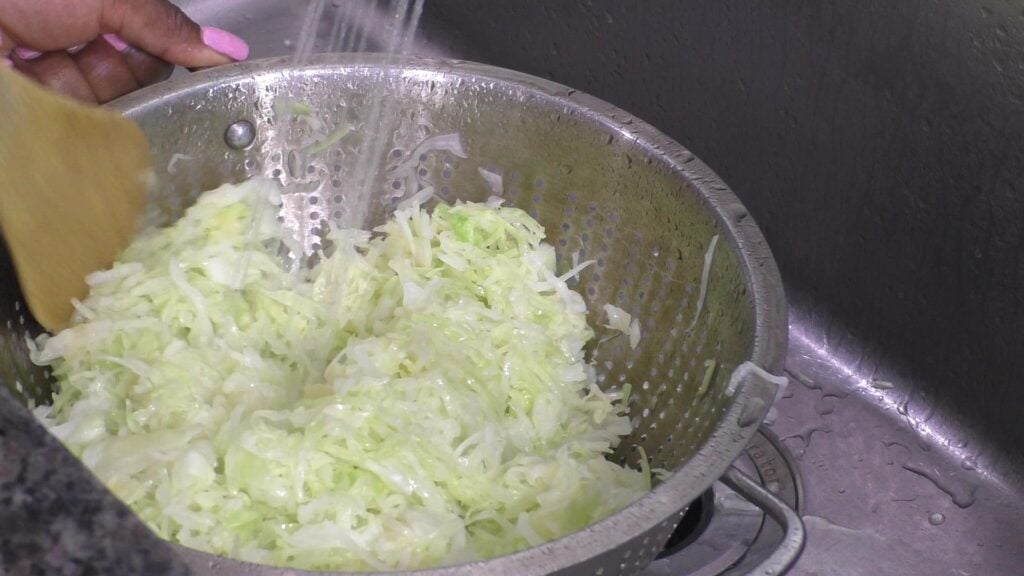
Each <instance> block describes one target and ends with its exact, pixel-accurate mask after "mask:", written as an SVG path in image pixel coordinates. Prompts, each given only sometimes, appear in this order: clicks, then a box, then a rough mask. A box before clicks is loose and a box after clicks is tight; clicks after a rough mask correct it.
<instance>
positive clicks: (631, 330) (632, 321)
mask: <svg viewBox="0 0 1024 576" xmlns="http://www.w3.org/2000/svg"><path fill="white" fill-rule="evenodd" d="M604 312H605V314H607V315H608V323H607V324H605V328H609V329H611V330H618V331H619V332H622V333H623V334H625V335H627V336H629V347H630V348H632V349H633V350H636V347H637V345H639V344H640V320H638V319H636V318H633V316H632V315H631V314H630V313H629V312H626V311H625V310H623V309H622V308H619V307H618V306H615V305H614V304H605V305H604Z"/></svg>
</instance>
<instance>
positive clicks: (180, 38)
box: [100, 0, 249, 68]
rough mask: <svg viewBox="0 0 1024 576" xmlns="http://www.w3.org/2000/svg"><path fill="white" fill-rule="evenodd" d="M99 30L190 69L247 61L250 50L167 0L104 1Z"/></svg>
mask: <svg viewBox="0 0 1024 576" xmlns="http://www.w3.org/2000/svg"><path fill="white" fill-rule="evenodd" d="M102 5H103V12H102V14H101V16H100V26H101V27H102V28H103V32H105V33H113V34H117V35H118V36H120V37H121V38H122V39H123V40H124V41H125V42H127V43H128V44H130V45H132V46H135V47H137V48H139V49H141V50H144V51H146V52H148V53H150V54H152V55H153V56H156V57H157V58H160V59H163V60H166V61H167V62H170V63H172V64H177V65H179V66H184V67H187V68H207V67H210V66H218V65H221V64H228V63H230V62H233V61H237V60H245V59H246V58H247V57H248V56H249V46H248V44H246V43H245V41H244V40H242V39H241V38H239V37H238V36H235V35H234V34H232V33H230V32H228V31H226V30H221V29H220V28H213V27H200V26H199V25H198V24H196V23H195V22H193V21H192V19H190V18H189V17H188V16H186V15H185V13H184V12H182V11H181V9H179V8H178V7H177V6H175V5H174V4H171V3H170V2H168V1H167V0H105V1H103V2H102Z"/></svg>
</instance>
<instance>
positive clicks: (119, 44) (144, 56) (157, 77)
mask: <svg viewBox="0 0 1024 576" xmlns="http://www.w3.org/2000/svg"><path fill="white" fill-rule="evenodd" d="M103 40H104V41H105V42H106V43H107V44H109V45H110V47H111V48H113V49H114V50H116V51H117V52H119V53H120V54H121V56H122V57H123V58H124V60H125V62H127V63H128V68H129V69H130V70H131V72H132V75H133V76H134V77H135V81H136V82H138V83H139V86H149V85H150V84H154V83H156V82H159V81H161V80H166V79H168V78H169V77H170V76H171V74H172V73H174V64H171V63H170V62H167V61H165V60H161V59H159V58H157V57H156V56H153V55H152V54H149V53H147V52H143V51H142V50H138V49H136V48H134V47H132V46H129V45H128V43H127V42H125V41H124V40H122V39H121V37H120V36H118V35H117V34H104V35H103Z"/></svg>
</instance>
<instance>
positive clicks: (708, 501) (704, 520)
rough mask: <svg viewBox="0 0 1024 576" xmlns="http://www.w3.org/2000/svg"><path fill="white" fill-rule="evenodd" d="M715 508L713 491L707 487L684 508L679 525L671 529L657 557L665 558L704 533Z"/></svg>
mask: <svg viewBox="0 0 1024 576" xmlns="http://www.w3.org/2000/svg"><path fill="white" fill-rule="evenodd" d="M714 510H715V493H714V491H713V490H712V489H711V488H708V489H707V490H705V491H704V493H703V494H701V495H700V497H698V498H697V499H696V500H694V501H693V502H692V503H691V504H690V506H689V507H688V508H687V509H686V513H685V514H683V518H682V519H681V520H680V521H679V525H678V526H676V529H675V530H673V531H672V535H671V536H669V537H668V541H667V542H665V547H664V548H662V550H661V552H659V553H658V556H657V558H665V557H666V556H671V555H672V554H675V553H676V552H678V551H680V550H682V549H683V548H686V547H687V546H689V545H690V543H691V542H693V541H694V540H696V539H697V538H699V537H700V535H701V534H703V533H704V529H705V528H707V527H708V524H710V523H711V516H712V514H713V512H714Z"/></svg>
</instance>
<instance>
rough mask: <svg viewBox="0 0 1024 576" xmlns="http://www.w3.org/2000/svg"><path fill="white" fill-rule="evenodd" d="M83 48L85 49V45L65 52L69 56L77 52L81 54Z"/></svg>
mask: <svg viewBox="0 0 1024 576" xmlns="http://www.w3.org/2000/svg"><path fill="white" fill-rule="evenodd" d="M82 48H85V44H79V45H78V46H72V47H71V48H68V49H67V50H65V52H67V53H68V54H75V53H77V52H81V51H82Z"/></svg>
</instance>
